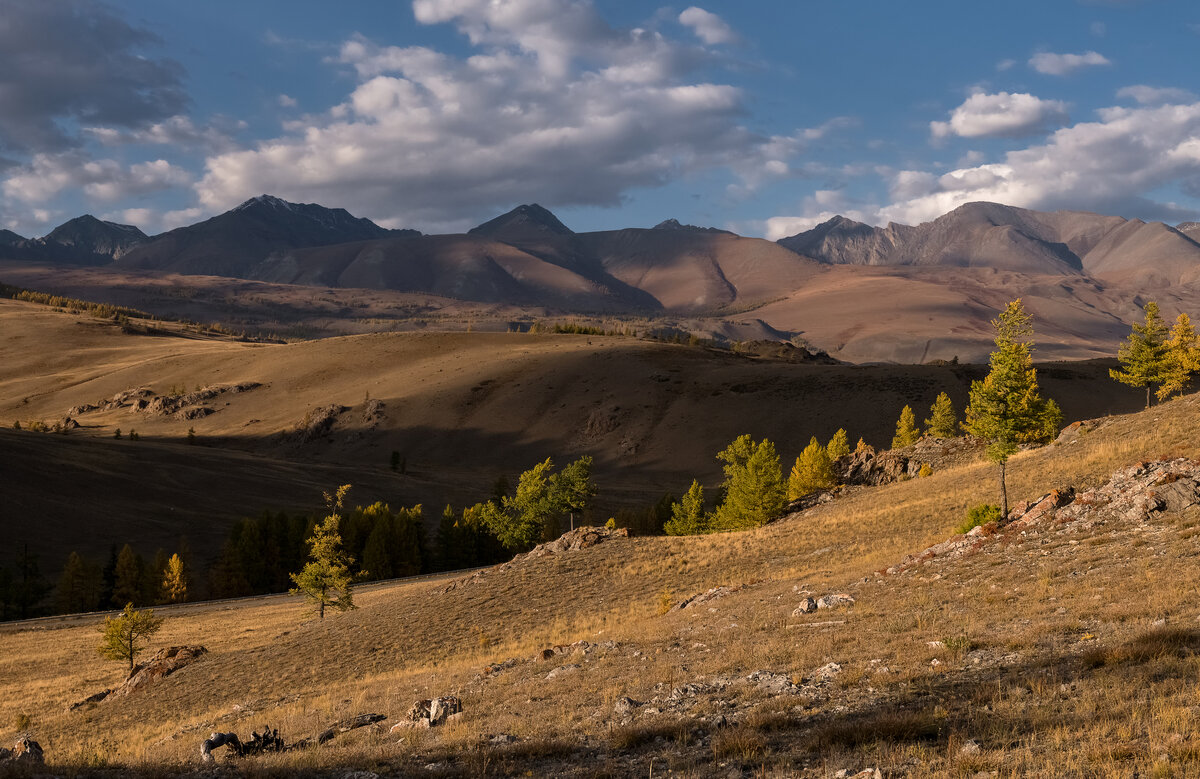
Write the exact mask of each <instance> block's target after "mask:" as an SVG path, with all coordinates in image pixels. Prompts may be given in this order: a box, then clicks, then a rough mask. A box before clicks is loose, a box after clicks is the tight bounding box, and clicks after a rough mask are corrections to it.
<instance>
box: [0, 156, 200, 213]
mask: <svg viewBox="0 0 1200 779" xmlns="http://www.w3.org/2000/svg"><path fill="white" fill-rule="evenodd" d="M191 182H192V177H191V174H189V173H188V172H187V171H185V170H184V169H182V168H180V167H177V166H175V165H172V164H171V163H169V162H167V161H166V160H153V161H150V162H139V163H136V164H134V165H129V166H125V165H122V164H121V163H118V162H117V161H116V160H111V159H102V160H93V159H89V158H88V157H87V156H86V155H85V154H84V153H83V152H64V153H62V154H36V155H34V157H33V159H32V160H31V161H30V162H29V163H28V164H27V165H24V166H22V167H20V168H18V169H16V171H15V172H13V173H10V174H9V175H8V177H7V178H5V179H4V181H3V182H0V191H2V192H3V193H4V196H5V198H6V199H8V200H10V201H14V202H18V203H25V204H35V203H37V204H40V203H45V202H47V201H49V200H51V199H53V198H54V197H55V196H57V195H58V194H59V193H60V192H63V191H64V190H69V189H79V190H82V191H83V192H84V194H86V195H87V196H88V197H89V198H92V199H94V200H99V201H104V202H112V201H116V200H120V199H121V198H124V197H133V196H137V195H145V194H149V193H151V192H158V191H161V190H164V189H170V188H171V187H178V186H186V185H188V184H190V183H191Z"/></svg>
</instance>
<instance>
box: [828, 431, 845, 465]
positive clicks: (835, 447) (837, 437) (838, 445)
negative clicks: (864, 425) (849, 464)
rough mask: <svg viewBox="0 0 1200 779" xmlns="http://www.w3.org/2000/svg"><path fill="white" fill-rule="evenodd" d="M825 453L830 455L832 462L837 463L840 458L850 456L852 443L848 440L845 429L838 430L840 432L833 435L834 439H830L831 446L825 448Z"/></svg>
mask: <svg viewBox="0 0 1200 779" xmlns="http://www.w3.org/2000/svg"><path fill="white" fill-rule="evenodd" d="M825 451H826V452H828V453H829V459H830V460H831V461H837V459H838V458H839V457H845V456H847V455H849V454H850V442H849V441H848V440H847V439H846V430H845V428H841V427H839V428H838V431H837V432H836V433H834V434H833V438H830V439H829V444H828V445H827V446H826V447H825Z"/></svg>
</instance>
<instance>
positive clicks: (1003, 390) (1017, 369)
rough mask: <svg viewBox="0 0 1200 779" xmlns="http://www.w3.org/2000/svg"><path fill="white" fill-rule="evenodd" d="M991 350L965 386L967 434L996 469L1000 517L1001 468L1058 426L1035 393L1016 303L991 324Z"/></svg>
mask: <svg viewBox="0 0 1200 779" xmlns="http://www.w3.org/2000/svg"><path fill="white" fill-rule="evenodd" d="M992 327H993V328H995V330H996V349H995V351H993V352H992V354H991V357H990V359H989V366H990V368H991V370H990V371H989V372H988V375H987V377H986V378H984V379H983V381H974V382H971V394H970V404H969V405H968V406H967V421H966V423H965V424H964V427H965V428H966V430H967V432H969V433H970V434H971V435H974V436H978V437H979V438H982V439H984V440H985V441H987V442H988V446H987V456H988V459H990V460H992V462H995V463H997V464H998V465H999V466H1000V504H1001V515H1000V516H1001V517H1002V518H1003V517H1007V516H1008V489H1007V485H1006V483H1005V467H1006V465H1007V463H1008V458H1009V457H1010V456H1012V455H1013V453H1015V452H1016V451H1017V447H1018V445H1019V444H1022V443H1038V442H1046V441H1049V440H1050V439H1051V438H1052V437H1053V433H1054V432H1056V431H1057V429H1058V427H1059V425H1060V424H1061V423H1062V412H1061V411H1059V409H1058V404H1056V403H1054V402H1053V401H1047V400H1043V399H1042V397H1041V395H1040V394H1039V393H1038V385H1037V371H1036V370H1035V369H1034V367H1033V357H1032V349H1033V343H1032V340H1031V338H1032V336H1033V326H1032V323H1031V319H1030V316H1029V314H1027V313H1025V309H1024V307H1023V306H1022V305H1021V300H1020V298H1018V299H1017V300H1014V301H1012V302H1011V303H1009V304H1008V306H1007V307H1006V308H1005V309H1004V311H1003V312H1002V313H1001V314H1000V316H999V317H997V318H996V319H994V320H992Z"/></svg>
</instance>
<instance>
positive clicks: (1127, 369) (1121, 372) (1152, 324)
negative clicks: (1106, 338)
mask: <svg viewBox="0 0 1200 779" xmlns="http://www.w3.org/2000/svg"><path fill="white" fill-rule="evenodd" d="M1143 311H1144V312H1145V321H1143V322H1141V323H1140V324H1139V323H1137V322H1134V323H1133V331H1132V332H1131V333H1130V334H1129V337H1128V338H1126V339H1125V343H1123V344H1121V347H1120V349H1118V350H1117V359H1118V360H1120V362H1121V368H1120V369H1117V368H1113V369H1111V370H1109V372H1108V375H1109V376H1111V377H1112V378H1113V379H1115V380H1116V381H1119V382H1121V383H1122V384H1128V385H1129V386H1131V387H1145V388H1146V408H1150V388H1151V385H1154V384H1162V383H1163V374H1164V368H1165V367H1166V366H1165V360H1164V356H1165V354H1166V338H1167V326H1166V324H1165V323H1164V322H1163V320H1162V317H1161V316H1159V313H1158V304H1157V303H1155V302H1154V301H1153V300H1151V301H1149V302H1147V303H1146V305H1145V307H1144V308H1143Z"/></svg>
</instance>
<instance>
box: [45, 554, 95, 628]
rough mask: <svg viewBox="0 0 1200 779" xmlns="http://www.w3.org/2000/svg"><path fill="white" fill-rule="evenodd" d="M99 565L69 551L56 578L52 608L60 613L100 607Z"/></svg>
mask: <svg viewBox="0 0 1200 779" xmlns="http://www.w3.org/2000/svg"><path fill="white" fill-rule="evenodd" d="M100 586H101V585H100V566H98V565H96V564H95V563H93V562H91V561H89V560H86V559H84V558H83V557H81V556H80V555H79V554H78V553H77V552H71V554H70V555H69V556H68V557H67V563H66V565H65V566H63V572H62V575H61V576H60V577H59V579H58V589H57V591H56V592H55V595H54V608H55V610H56V611H58V612H59V613H60V614H76V613H79V612H84V611H95V610H96V609H98V608H99V607H100Z"/></svg>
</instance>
